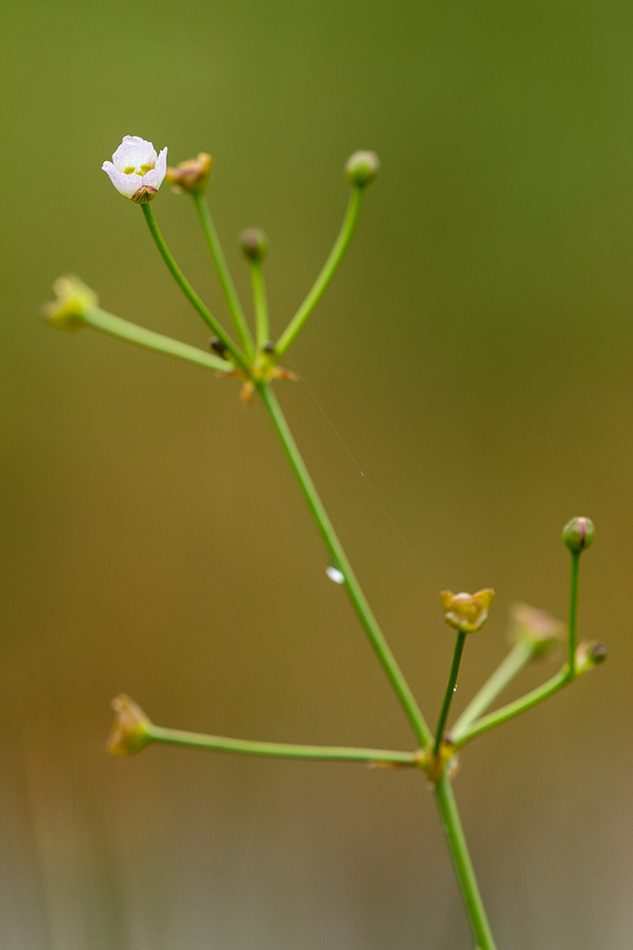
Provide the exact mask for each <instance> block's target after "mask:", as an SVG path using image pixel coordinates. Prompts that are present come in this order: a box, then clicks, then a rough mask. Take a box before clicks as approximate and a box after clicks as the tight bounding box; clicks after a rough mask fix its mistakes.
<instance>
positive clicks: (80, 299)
mask: <svg viewBox="0 0 633 950" xmlns="http://www.w3.org/2000/svg"><path fill="white" fill-rule="evenodd" d="M53 290H54V291H55V294H56V295H57V300H54V301H52V302H51V303H47V304H45V305H44V307H43V308H42V313H43V315H44V317H45V319H46V321H47V322H48V323H50V325H51V326H53V327H59V328H60V329H62V330H79V329H81V327H83V326H85V322H86V321H85V312H86V310H90V309H92V308H94V307H98V306H99V298H98V297H97V295H96V293H95V292H94V290H91V289H90V287H87V286H86V284H84V283H83V281H81V280H79V278H78V277H73V276H72V275H68V276H67V277H58V278H57V280H56V281H55V283H54V284H53Z"/></svg>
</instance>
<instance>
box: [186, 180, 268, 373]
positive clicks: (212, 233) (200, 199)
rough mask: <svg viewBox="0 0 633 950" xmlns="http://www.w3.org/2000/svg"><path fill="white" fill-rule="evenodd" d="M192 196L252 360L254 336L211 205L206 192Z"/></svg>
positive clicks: (239, 334)
mask: <svg viewBox="0 0 633 950" xmlns="http://www.w3.org/2000/svg"><path fill="white" fill-rule="evenodd" d="M192 198H193V201H194V204H195V206H196V211H197V212H198V216H199V218H200V224H201V225H202V230H203V231H204V236H205V238H206V240H207V246H208V248H209V253H210V254H211V258H212V260H213V263H214V264H215V269H216V271H217V274H218V277H219V279H220V283H221V284H222V290H223V291H224V296H225V297H226V302H227V303H228V305H229V310H230V311H231V317H232V318H233V323H234V325H235V330H236V332H237V335H238V337H239V340H240V343H241V345H242V349H243V350H244V352H245V353H247V354H248V356H249V357H250V359H251V360H252V359H253V357H254V355H255V351H254V349H253V338H252V336H251V334H250V331H249V329H248V323H247V322H246V317H245V316H244V311H243V310H242V306H241V304H240V301H239V298H238V296H237V292H236V290H235V285H234V283H233V279H232V277H231V273H230V271H229V268H228V264H227V263H226V258H225V256H224V252H223V250H222V245H221V244H220V238H219V237H218V232H217V231H216V228H215V224H214V223H213V218H212V217H211V211H210V210H209V205H208V204H207V200H206V198H205V196H204V194H202V193H201V192H197V191H194V192H192Z"/></svg>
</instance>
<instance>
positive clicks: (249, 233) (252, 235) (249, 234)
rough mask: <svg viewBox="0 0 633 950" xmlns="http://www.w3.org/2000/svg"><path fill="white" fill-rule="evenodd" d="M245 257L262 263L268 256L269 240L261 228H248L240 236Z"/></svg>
mask: <svg viewBox="0 0 633 950" xmlns="http://www.w3.org/2000/svg"><path fill="white" fill-rule="evenodd" d="M240 246H241V248H242V253H243V254H244V257H247V258H248V259H249V260H251V261H257V262H258V263H261V262H262V261H263V260H264V258H265V257H266V256H267V254H268V238H267V237H266V235H265V234H264V232H263V231H261V230H260V229H259V228H248V229H247V230H246V231H242V233H241V234H240Z"/></svg>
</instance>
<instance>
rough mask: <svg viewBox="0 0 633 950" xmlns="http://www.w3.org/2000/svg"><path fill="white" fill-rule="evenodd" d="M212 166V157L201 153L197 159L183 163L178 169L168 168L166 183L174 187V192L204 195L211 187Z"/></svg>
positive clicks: (190, 159)
mask: <svg viewBox="0 0 633 950" xmlns="http://www.w3.org/2000/svg"><path fill="white" fill-rule="evenodd" d="M212 165H213V159H212V158H211V156H210V155H207V153H206V152H200V154H199V155H198V157H197V158H189V159H187V161H186V162H181V163H180V165H179V166H178V168H168V169H167V172H166V173H165V181H166V182H167V183H168V184H170V185H172V186H173V189H174V191H188V192H189V193H190V194H194V195H199V194H202V192H203V191H206V190H207V187H208V185H209V179H210V178H211V166H212Z"/></svg>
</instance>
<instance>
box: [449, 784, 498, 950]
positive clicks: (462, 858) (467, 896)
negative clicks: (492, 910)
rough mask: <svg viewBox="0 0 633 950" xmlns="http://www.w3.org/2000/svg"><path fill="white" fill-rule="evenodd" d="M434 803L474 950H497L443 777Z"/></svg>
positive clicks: (454, 805) (451, 791)
mask: <svg viewBox="0 0 633 950" xmlns="http://www.w3.org/2000/svg"><path fill="white" fill-rule="evenodd" d="M434 792H435V801H436V802H437V807H438V809H439V812H440V816H441V819H442V828H443V830H444V834H445V836H446V841H447V843H448V848H449V851H450V853H451V858H452V860H453V866H454V868H455V874H456V876H457V880H458V881H459V887H460V890H461V892H462V897H463V899H464V904H465V906H466V913H467V914H468V919H469V920H470V926H471V927H472V931H473V935H474V937H475V941H476V944H477V950H496V946H495V942H494V938H493V936H492V931H491V930H490V924H489V923H488V918H487V917H486V911H485V910H484V905H483V901H482V899H481V894H480V892H479V886H478V884H477V879H476V877H475V871H474V868H473V865H472V861H471V860H470V854H469V853H468V846H467V844H466V838H465V837H464V829H463V828H462V823H461V821H460V818H459V812H458V810H457V802H456V801H455V796H454V794H453V788H452V786H451V783H450V780H449V779H448V778H447V776H446V774H444V775H442V777H441V778H440V779H439V780H438V781H437V783H436V785H435V789H434Z"/></svg>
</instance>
